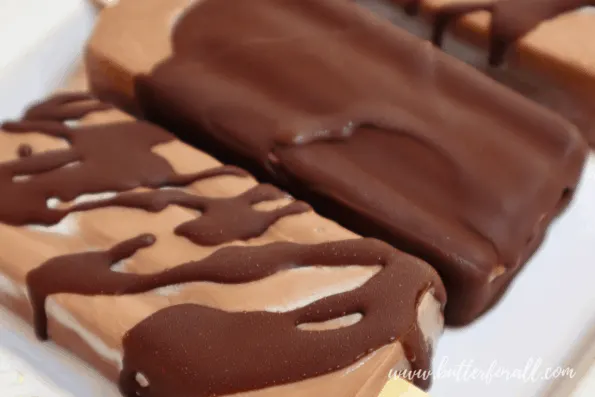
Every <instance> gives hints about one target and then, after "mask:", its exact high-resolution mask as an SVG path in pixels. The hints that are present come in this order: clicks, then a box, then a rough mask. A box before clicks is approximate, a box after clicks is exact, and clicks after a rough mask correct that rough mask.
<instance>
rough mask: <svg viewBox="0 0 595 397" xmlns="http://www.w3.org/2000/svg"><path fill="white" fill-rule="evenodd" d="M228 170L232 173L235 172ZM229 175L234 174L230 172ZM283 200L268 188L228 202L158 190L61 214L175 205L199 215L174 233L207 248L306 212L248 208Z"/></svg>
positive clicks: (300, 206)
mask: <svg viewBox="0 0 595 397" xmlns="http://www.w3.org/2000/svg"><path fill="white" fill-rule="evenodd" d="M222 170H225V167H222ZM232 170H233V171H235V169H232ZM207 175H209V176H218V175H224V173H222V172H218V173H214V172H211V171H210V170H209V172H208V173H207ZM232 175H237V174H236V173H235V172H233V173H232ZM285 196H286V195H285V194H284V193H283V192H281V191H280V190H278V189H276V188H274V187H273V186H271V185H257V186H255V187H253V188H252V189H250V190H248V191H247V192H245V193H243V194H241V195H239V196H236V197H229V198H210V197H202V196H197V195H194V194H190V193H187V192H184V191H181V190H161V191H150V192H142V193H123V194H120V195H118V196H116V197H114V198H112V199H108V200H101V201H95V202H90V203H83V204H79V205H75V206H73V207H72V208H69V209H67V210H63V211H61V213H62V215H63V216H66V215H68V214H70V213H73V212H79V211H87V210H93V209H97V208H105V207H125V208H138V209H144V210H145V211H150V212H160V211H163V210H164V209H165V208H167V207H168V206H169V205H178V206H182V207H184V208H188V209H193V210H197V211H200V212H202V215H201V216H200V217H199V218H197V219H195V220H191V221H188V222H185V223H183V224H181V225H179V226H178V227H176V229H175V233H176V234H177V235H180V236H183V237H186V238H187V239H189V240H190V241H192V242H194V243H196V244H200V245H207V246H208V245H219V244H223V243H225V242H228V241H234V240H248V239H250V238H253V237H258V236H260V235H262V234H263V233H264V232H266V231H267V230H268V228H269V227H270V226H271V225H272V224H274V223H275V222H276V221H278V220H279V219H280V218H283V217H285V216H289V215H293V214H300V213H304V212H307V211H309V210H310V207H309V206H308V205H307V204H306V203H304V202H301V201H294V202H292V203H290V204H288V205H286V206H284V207H282V208H278V209H275V210H272V211H257V210H255V209H254V208H253V207H252V205H254V204H257V203H260V202H263V201H268V200H275V199H280V198H283V197H285Z"/></svg>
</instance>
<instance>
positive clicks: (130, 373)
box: [0, 94, 445, 397]
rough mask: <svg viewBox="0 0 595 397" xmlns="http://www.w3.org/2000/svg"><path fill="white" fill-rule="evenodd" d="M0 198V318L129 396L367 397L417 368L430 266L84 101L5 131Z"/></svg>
mask: <svg viewBox="0 0 595 397" xmlns="http://www.w3.org/2000/svg"><path fill="white" fill-rule="evenodd" d="M0 189H1V191H2V195H1V196H0V197H1V198H0V203H1V205H0V241H1V242H2V246H1V247H0V303H2V304H3V305H5V306H7V307H8V308H9V309H11V310H13V311H14V312H16V313H18V314H19V315H21V316H22V317H23V318H25V319H26V320H29V321H31V322H32V323H33V325H34V326H35V330H36V333H37V335H38V337H39V338H40V339H42V340H45V339H47V338H51V339H52V340H53V341H55V342H57V343H58V344H60V345H62V346H64V347H66V348H67V349H69V350H71V351H73V352H74V353H76V354H78V355H79V356H80V357H82V358H83V359H85V360H87V361H88V362H89V363H91V364H92V365H93V366H94V367H96V368H97V369H99V370H100V371H102V372H103V373H104V374H105V375H106V376H107V377H109V378H110V379H113V380H114V381H117V382H119V385H120V390H121V391H122V394H123V395H124V396H127V397H132V396H145V397H171V396H187V397H189V396H192V397H207V396H226V395H234V396H246V397H248V396H250V397H260V396H276V397H277V396H282V397H290V396H313V395H319V396H345V397H347V396H350V397H351V396H361V397H367V396H370V397H377V396H378V394H379V393H380V391H381V390H382V388H383V387H384V385H385V383H386V382H387V380H388V379H389V378H388V375H389V372H390V371H391V369H394V368H396V369H409V370H420V371H425V370H427V369H428V368H429V365H430V358H431V351H432V346H433V344H434V342H435V340H436V338H437V337H438V335H439V334H440V333H441V330H442V324H443V319H442V308H443V306H444V303H445V291H444V288H443V285H442V283H441V281H440V279H439V277H438V275H437V274H436V272H435V271H434V270H433V269H432V268H431V267H430V266H429V265H427V264H426V263H424V262H422V261H421V260H419V259H416V258H414V257H412V256H409V255H407V254H404V253H401V252H399V251H397V250H395V249H394V248H392V247H391V246H389V245H387V244H386V243H383V242H381V241H378V240H374V239H364V238H360V237H358V236H357V235H355V234H353V233H351V232H349V231H347V230H346V229H343V228H342V227H340V226H338V225H337V224H335V223H333V222H331V221H329V220H327V219H325V218H322V217H320V216H319V215H317V214H315V213H314V212H312V210H311V209H310V207H309V206H308V205H307V204H305V203H304V202H301V201H295V200H294V199H292V198H291V197H289V196H288V195H287V194H286V193H283V192H282V191H280V190H278V189H277V188H274V187H273V186H271V185H266V184H258V183H257V182H256V181H255V180H254V179H253V178H252V177H251V176H250V175H249V174H247V173H246V172H245V171H243V170H242V169H239V168H236V167H231V166H224V165H222V164H221V163H219V162H218V161H216V160H214V159H213V158H212V157H210V156H209V155H207V154H205V153H203V152H200V151H198V150H196V149H193V148H191V147H189V146H187V145H185V144H183V143H182V142H180V141H179V140H177V139H175V138H174V137H173V136H172V135H170V134H169V133H167V132H165V131H164V130H162V129H161V128H158V127H156V126H154V125H151V124H149V123H147V122H143V121H137V120H135V119H133V118H132V117H130V116H128V115H126V114H124V113H122V112H120V111H117V110H115V109H113V108H112V107H111V106H110V105H107V104H105V103H101V102H99V101H97V100H95V99H93V98H92V97H90V96H89V95H88V94H60V95H57V96H55V97H53V98H51V99H49V100H47V101H45V102H41V103H39V104H37V105H35V106H33V107H32V108H30V109H29V110H28V111H27V113H26V114H25V116H24V118H23V119H22V120H20V121H17V122H8V123H5V124H4V125H3V131H2V132H0ZM418 383H419V384H420V386H427V382H426V381H424V379H422V378H420V379H419V382H418Z"/></svg>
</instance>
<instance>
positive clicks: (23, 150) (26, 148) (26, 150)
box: [17, 144, 33, 158]
mask: <svg viewBox="0 0 595 397" xmlns="http://www.w3.org/2000/svg"><path fill="white" fill-rule="evenodd" d="M17 155H18V156H19V157H20V158H23V157H31V156H32V155H33V148H32V147H31V145H25V144H23V145H20V146H19V148H18V149H17Z"/></svg>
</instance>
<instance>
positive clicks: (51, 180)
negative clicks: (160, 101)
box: [0, 94, 309, 245]
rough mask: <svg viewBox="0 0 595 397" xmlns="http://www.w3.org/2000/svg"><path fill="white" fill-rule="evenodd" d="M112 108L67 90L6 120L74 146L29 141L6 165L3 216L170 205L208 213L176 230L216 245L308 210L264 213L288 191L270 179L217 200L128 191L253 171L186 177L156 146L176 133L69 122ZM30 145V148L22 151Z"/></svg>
mask: <svg viewBox="0 0 595 397" xmlns="http://www.w3.org/2000/svg"><path fill="white" fill-rule="evenodd" d="M110 108H111V107H110V106H109V105H106V104H104V103H101V102H98V101H96V100H93V99H92V98H91V97H89V95H87V94H63V95H59V96H56V97H54V98H52V99H50V100H48V101H46V102H43V103H40V104H38V105H36V106H34V107H32V108H31V109H30V110H29V111H27V113H26V114H25V117H24V119H23V120H22V121H19V122H10V123H5V124H4V125H3V128H4V129H5V130H6V131H7V132H11V133H21V132H34V131H36V132H40V133H42V134H46V135H50V136H54V137H60V138H63V139H66V140H67V141H68V142H69V143H70V145H71V147H70V148H69V149H64V150H55V151H51V152H46V153H40V154H38V155H36V156H33V154H32V153H30V152H31V151H30V150H27V146H21V149H19V153H21V152H25V153H24V154H25V155H22V156H20V157H21V158H20V159H19V160H15V161H12V162H8V163H4V164H0V189H1V190H2V191H3V195H2V197H0V221H2V222H4V223H7V224H11V225H15V226H19V225H26V224H32V223H34V224H40V225H46V226H49V225H54V224H56V223H58V222H59V221H61V220H62V219H63V218H64V217H66V216H67V215H69V214H71V213H74V212H80V211H86V210H92V209H97V208H105V207H113V206H120V207H128V208H138V209H145V210H146V211H152V212H159V211H161V210H163V209H164V208H166V207H167V206H168V205H170V204H176V205H182V206H184V207H186V208H190V209H195V210H197V211H201V212H202V216H200V217H199V218H198V219H196V220H193V221H189V222H187V223H184V224H182V225H180V226H178V227H177V228H176V230H175V232H176V233H177V234H179V235H181V236H184V237H186V238H188V239H189V240H191V241H193V242H195V243H196V244H203V245H217V244H222V243H225V242H228V241H233V240H237V239H241V240H246V239H249V238H252V237H257V236H260V235H261V234H262V233H264V232H265V231H266V230H267V229H268V228H269V226H271V225H272V224H273V223H275V222H276V221H277V220H279V219H280V218H282V217H285V216H288V215H292V214H299V213H303V212H306V211H308V210H309V207H308V206H307V205H306V204H305V203H303V202H292V203H290V204H289V205H287V206H285V207H283V208H279V209H276V210H273V211H257V210H255V209H253V208H252V206H253V205H255V204H258V203H260V202H263V201H268V200H275V199H279V198H283V197H285V195H284V194H283V193H282V192H281V191H279V190H277V189H275V188H274V187H273V186H270V185H260V186H256V187H254V188H253V189H251V190H249V191H247V192H245V193H243V194H241V195H239V196H237V197H230V198H225V199H216V198H208V197H201V196H197V195H194V194H191V193H188V192H185V191H182V190H177V189H168V190H154V191H149V192H127V191H129V190H132V189H134V188H137V187H147V188H153V189H159V188H166V187H167V188H176V187H183V186H188V185H190V184H192V183H194V182H196V181H199V180H203V179H208V178H214V177H218V176H224V175H232V176H237V177H247V176H248V174H247V173H246V172H245V171H243V170H241V169H239V168H236V167H231V166H221V167H217V168H214V169H210V170H206V171H201V172H196V173H192V174H187V175H179V174H177V173H175V172H174V170H173V169H172V168H171V166H170V165H169V163H168V162H167V160H165V159H163V158H162V157H160V156H159V155H157V154H155V153H153V152H152V151H151V148H152V147H153V146H155V145H157V144H160V143H166V142H169V141H171V140H172V139H173V137H172V136H171V135H169V134H167V133H166V132H164V131H163V130H161V129H159V128H157V127H154V126H152V125H150V124H148V123H144V122H140V121H139V122H129V123H118V124H108V125H93V126H81V127H78V128H71V127H69V126H68V125H67V124H66V123H65V122H66V121H69V120H77V119H80V118H82V117H84V116H86V115H88V114H90V113H92V112H96V111H101V110H107V109H110ZM23 148H24V149H23ZM108 191H115V192H118V193H119V192H125V193H122V194H118V195H117V196H116V197H114V198H111V199H108V200H98V201H94V202H90V203H82V204H75V205H73V206H71V207H69V208H49V207H48V205H47V201H48V199H50V198H58V199H60V200H62V201H71V200H73V199H75V198H76V197H78V196H79V195H81V194H89V193H101V192H108Z"/></svg>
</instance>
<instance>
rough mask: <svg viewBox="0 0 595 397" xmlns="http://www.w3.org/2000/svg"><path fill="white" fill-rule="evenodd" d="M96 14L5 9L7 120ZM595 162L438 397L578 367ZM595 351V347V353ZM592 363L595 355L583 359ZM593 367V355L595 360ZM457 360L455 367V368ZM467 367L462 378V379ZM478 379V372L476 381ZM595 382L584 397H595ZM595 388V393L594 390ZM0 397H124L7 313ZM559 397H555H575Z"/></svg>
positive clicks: (60, 5) (468, 334)
mask: <svg viewBox="0 0 595 397" xmlns="http://www.w3.org/2000/svg"><path fill="white" fill-rule="evenodd" d="M93 18H94V12H93V9H92V7H90V6H89V5H88V4H87V2H85V1H84V0H59V1H51V2H50V1H47V0H0V52H1V53H2V54H3V58H2V59H0V119H3V118H6V117H15V116H17V115H18V114H20V112H21V111H22V109H23V107H24V106H25V105H26V104H27V103H30V102H31V101H33V100H37V99H40V98H42V97H43V96H44V95H46V94H47V93H49V92H51V91H52V90H53V89H55V88H56V87H58V86H59V85H60V84H61V82H62V81H63V80H64V77H65V76H66V75H67V73H68V71H69V70H70V69H71V68H72V65H73V64H74V63H75V62H76V60H77V58H78V56H79V54H80V52H81V48H82V43H83V41H84V39H85V37H86V36H87V35H88V34H89V32H90V30H91V27H92V21H93ZM594 280H595V156H591V158H590V160H589V164H588V166H587V168H586V171H585V175H584V178H583V181H582V183H581V186H580V189H579V191H578V192H577V196H576V199H575V201H574V202H573V204H572V205H571V208H570V209H569V211H568V212H567V213H565V214H564V216H562V217H561V218H560V219H558V220H557V221H556V222H555V224H554V225H553V226H552V228H551V231H550V233H549V235H548V238H547V240H546V241H545V243H544V244H543V246H542V248H541V250H540V251H539V252H538V253H537V254H536V255H535V257H534V258H533V259H532V260H531V263H529V264H528V265H527V268H526V270H524V271H523V272H522V273H521V274H520V275H519V277H518V278H517V280H516V281H515V282H514V284H513V286H512V288H511V289H510V292H509V293H508V294H507V295H506V296H505V297H504V299H503V300H502V302H501V303H500V304H499V305H498V306H497V307H496V309H495V310H493V311H491V312H490V313H488V314H487V315H485V316H484V317H483V318H481V319H480V320H479V321H477V322H476V323H475V324H473V325H472V326H470V327H467V328H463V329H460V330H448V331H447V332H446V333H445V335H444V337H443V338H442V339H441V341H440V344H439V347H438V349H437V352H436V359H435V363H434V369H435V370H436V371H438V370H442V373H438V374H435V376H436V377H437V379H436V380H435V382H434V387H433V388H432V393H431V394H432V395H433V396H434V397H451V396H459V397H466V396H469V397H516V396H519V397H520V396H523V397H524V396H530V397H533V396H545V395H546V394H547V393H549V390H550V388H551V386H552V382H551V381H544V380H541V381H537V382H535V381H528V382H527V381H523V380H516V379H509V380H506V379H504V378H494V379H492V382H491V383H490V384H489V385H488V384H487V383H486V381H485V379H475V380H472V379H468V380H465V379H464V378H465V370H466V369H467V368H468V370H467V371H475V376H476V377H479V376H480V375H481V373H480V371H484V372H487V371H489V368H490V367H492V372H494V371H495V370H496V369H498V368H500V369H501V370H505V371H510V372H512V371H514V370H515V369H518V370H521V371H522V370H523V369H524V368H525V367H526V366H527V364H528V363H529V360H531V359H533V360H541V365H540V367H539V368H538V370H537V375H543V374H544V371H545V370H546V368H548V367H552V368H553V367H557V366H565V365H567V363H571V364H572V365H574V363H575V362H577V359H578V358H580V354H579V355H577V354H576V353H574V352H573V350H574V348H576V347H577V346H583V345H581V344H584V343H585V341H586V340H587V339H588V337H589V332H590V331H591V330H592V329H594V326H595V288H594V287H593V281H594ZM585 346H587V345H585ZM582 353H583V354H582V355H583V356H584V355H585V354H584V353H586V351H583V352H582ZM589 354H591V356H590V357H591V359H593V351H591V352H590V353H589ZM445 360H447V361H445ZM458 367H461V369H460V373H459V374H458V375H457V373H456V371H457V369H458ZM471 375H472V372H468V375H467V377H470V376H471ZM593 376H594V375H591V376H590V377H589V378H588V379H587V381H586V382H585V383H584V385H583V386H581V387H582V388H583V389H584V390H582V391H581V394H580V397H583V396H584V397H587V396H591V397H592V396H594V395H595V390H594V389H593V384H592V383H593V382H592V381H591V380H593ZM589 382H591V386H589V385H588V383H589ZM0 391H1V392H2V393H1V395H2V396H3V397H17V396H18V397H35V396H43V397H66V396H73V397H74V396H76V397H81V396H84V397H119V394H118V392H117V390H116V389H115V387H114V386H113V385H111V384H110V383H109V382H107V381H106V380H105V379H103V378H102V377H100V376H99V375H97V374H96V373H95V372H94V371H93V370H91V369H89V368H87V367H86V366H85V365H83V364H81V362H80V361H78V360H76V359H73V358H72V357H70V356H69V355H68V354H65V353H64V352H62V351H60V350H59V349H57V348H55V347H54V346H53V345H52V344H51V343H46V344H41V343H38V342H37V341H36V340H35V339H34V337H33V336H32V332H31V330H30V329H29V327H27V326H25V325H24V324H23V323H21V322H20V321H18V320H15V318H14V317H13V316H11V315H9V314H8V313H6V312H5V311H3V310H0ZM566 395H567V393H565V394H563V395H562V394H559V393H558V394H554V396H555V397H557V396H561V397H566Z"/></svg>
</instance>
